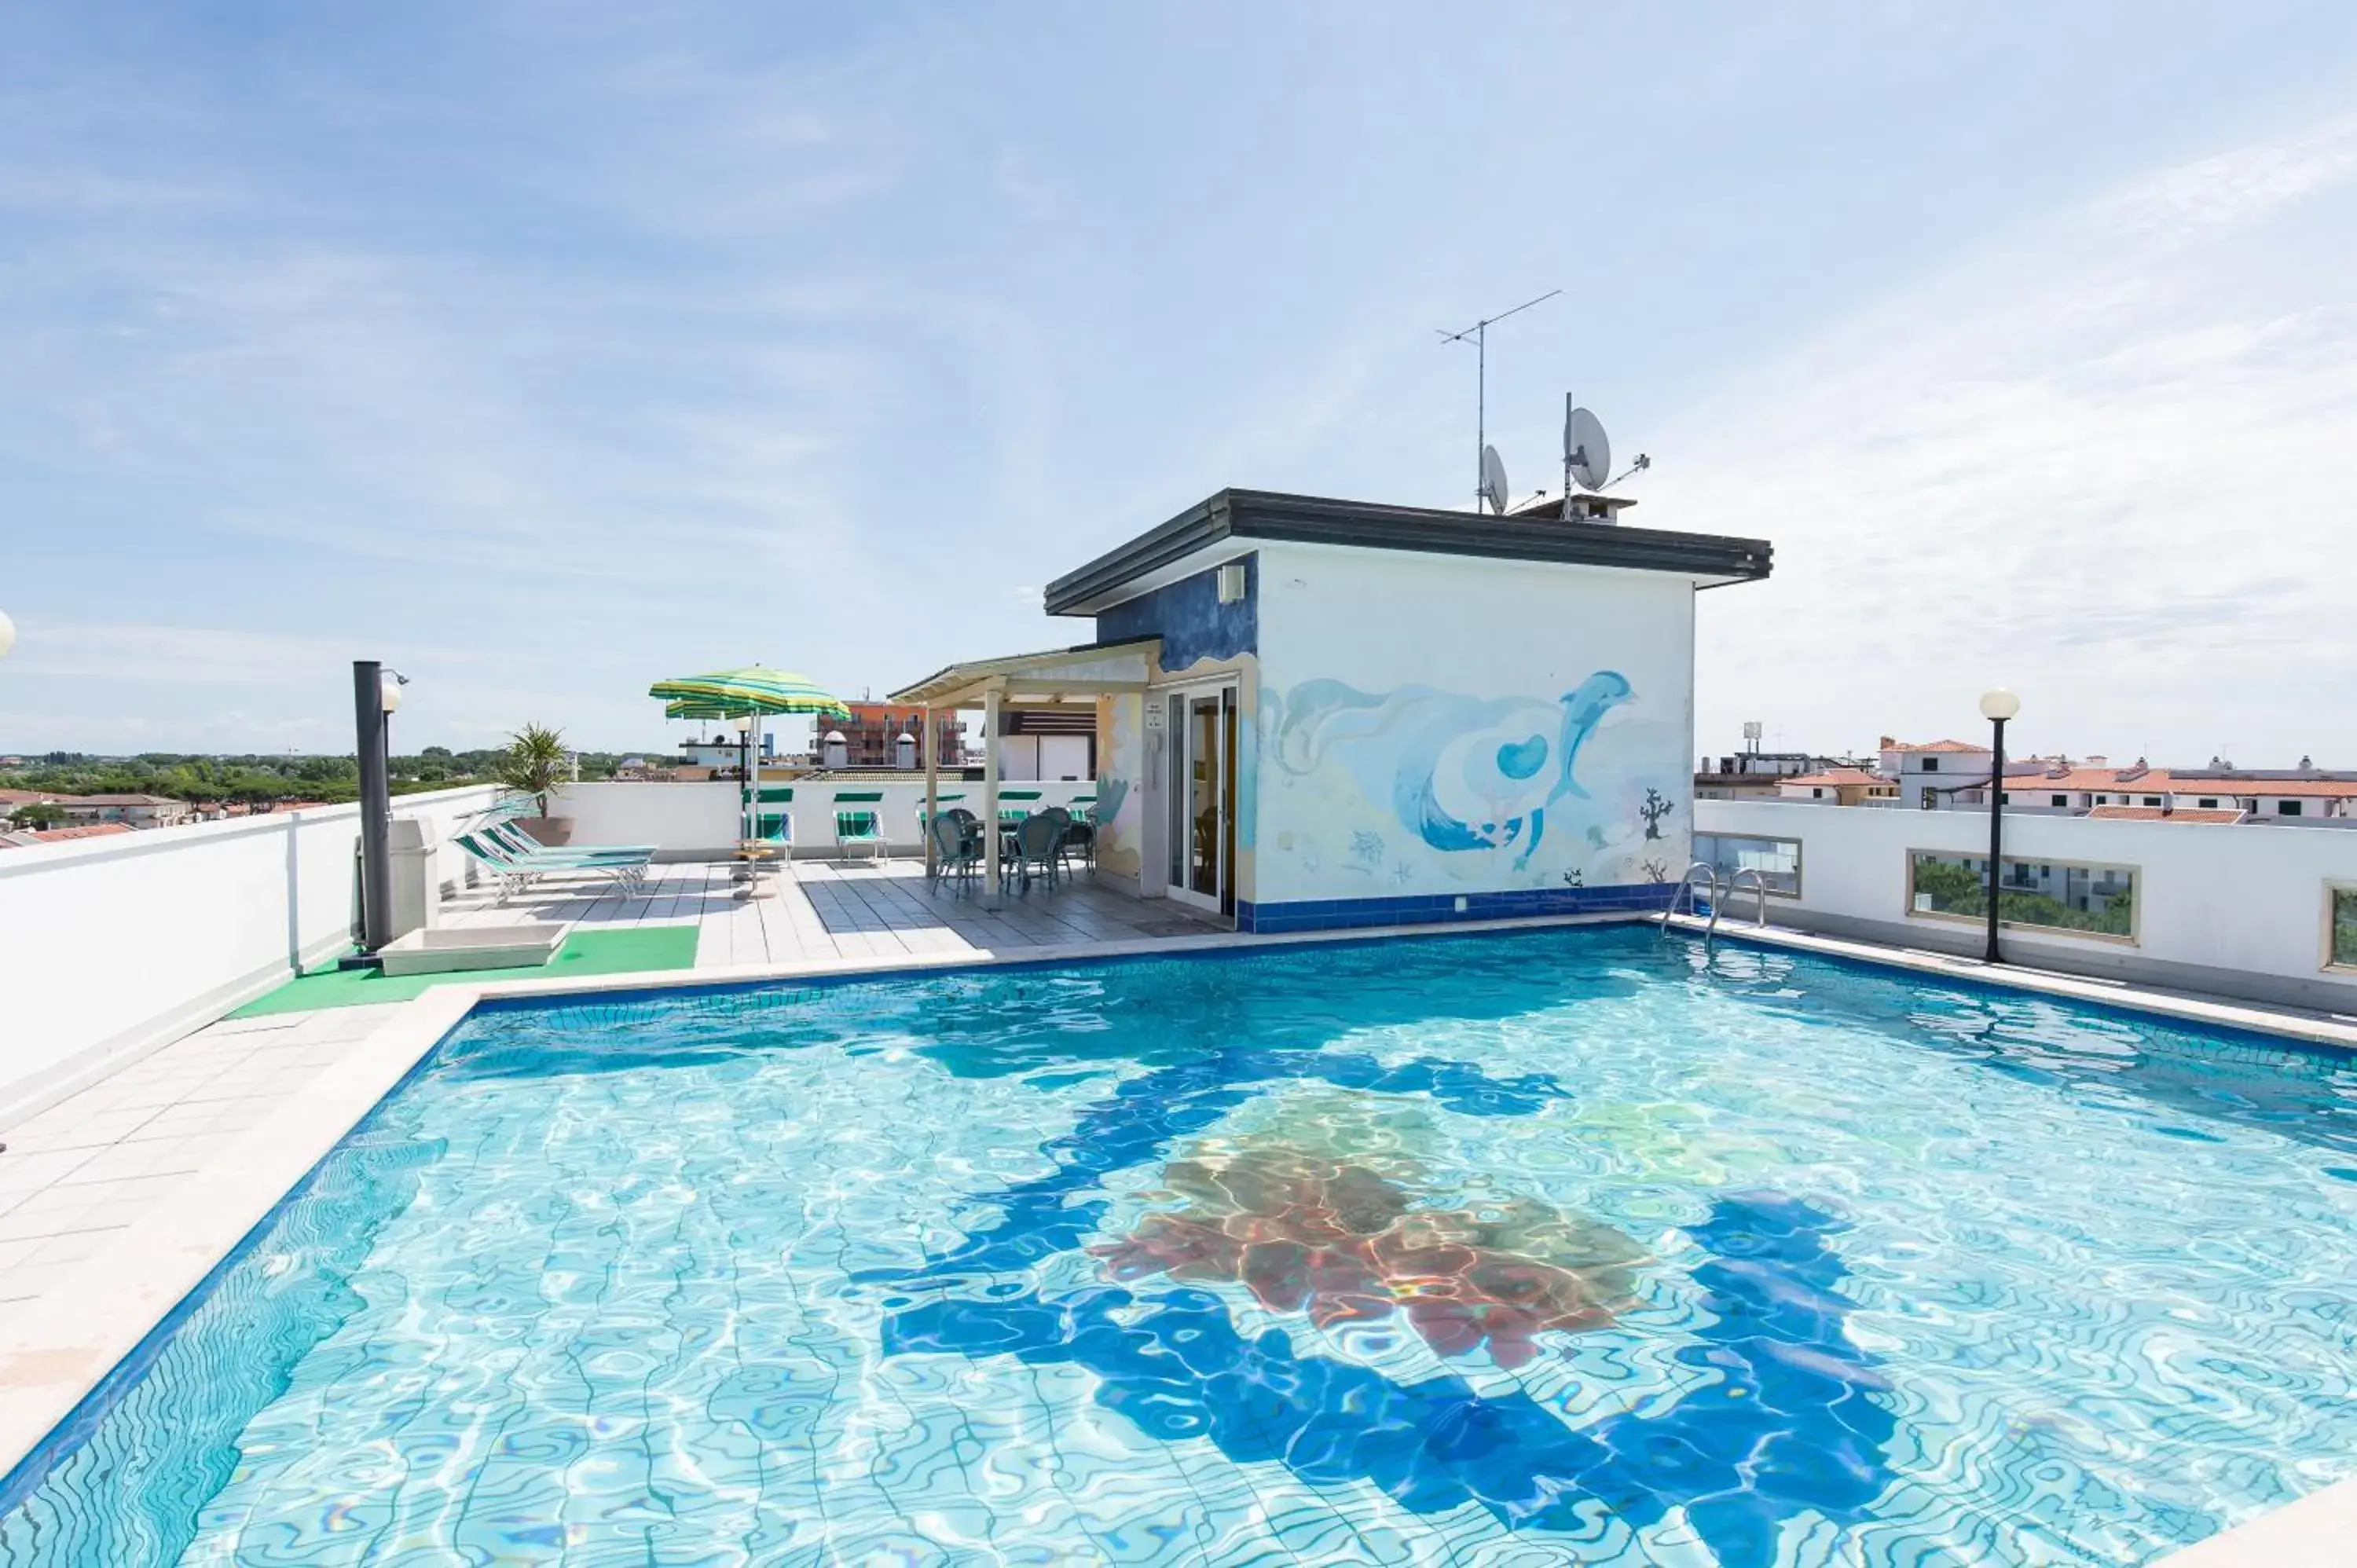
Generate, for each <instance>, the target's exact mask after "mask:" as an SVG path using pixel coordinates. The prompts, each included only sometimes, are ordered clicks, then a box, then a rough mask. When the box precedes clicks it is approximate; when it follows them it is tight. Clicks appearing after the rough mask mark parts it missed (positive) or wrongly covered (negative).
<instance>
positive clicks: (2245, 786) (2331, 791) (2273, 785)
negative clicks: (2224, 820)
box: [2175, 779, 2357, 800]
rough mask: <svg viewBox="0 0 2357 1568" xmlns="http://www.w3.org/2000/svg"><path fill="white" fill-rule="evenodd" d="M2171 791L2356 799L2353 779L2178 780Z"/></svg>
mask: <svg viewBox="0 0 2357 1568" xmlns="http://www.w3.org/2000/svg"><path fill="white" fill-rule="evenodd" d="M2175 788H2176V789H2177V791H2178V792H2179V794H2197V795H2249V796H2268V795H2280V796H2282V797H2283V798H2284V799H2286V800H2292V799H2296V798H2305V799H2308V800H2357V780H2352V779H2179V780H2178V781H2177V783H2176V785H2175Z"/></svg>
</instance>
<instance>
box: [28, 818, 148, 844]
mask: <svg viewBox="0 0 2357 1568" xmlns="http://www.w3.org/2000/svg"><path fill="white" fill-rule="evenodd" d="M138 831H139V830H138V829H136V828H135V827H133V826H132V825H131V824H130V823H129V822H85V823H83V824H82V825H81V827H78V828H38V829H36V830H34V831H33V832H28V833H19V834H17V835H16V836H17V837H19V838H28V839H32V840H34V841H35V842H37V843H59V842H60V841H62V840H65V839H98V838H104V837H106V836H107V835H108V834H109V833H130V832H138Z"/></svg>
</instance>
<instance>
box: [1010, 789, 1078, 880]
mask: <svg viewBox="0 0 2357 1568" xmlns="http://www.w3.org/2000/svg"><path fill="white" fill-rule="evenodd" d="M1060 819H1063V820H1060ZM1069 825H1070V821H1069V819H1064V813H1063V812H1062V811H1060V810H1055V809H1052V808H1051V809H1050V810H1049V811H1041V812H1039V814H1038V815H1036V816H1029V817H1026V818H1024V819H1023V823H1022V825H1021V826H1020V827H1018V828H1017V829H1016V830H1015V871H1016V875H1017V877H1019V878H1020V879H1021V881H1022V885H1023V890H1024V891H1025V892H1027V893H1028V892H1029V891H1030V890H1031V868H1032V867H1033V866H1035V865H1036V866H1038V867H1039V874H1040V875H1042V876H1044V877H1046V878H1047V880H1048V888H1049V891H1050V892H1053V891H1054V890H1055V887H1056V855H1057V852H1058V851H1059V850H1060V849H1061V848H1062V847H1063V839H1064V829H1065V828H1066V827H1067V826H1069Z"/></svg>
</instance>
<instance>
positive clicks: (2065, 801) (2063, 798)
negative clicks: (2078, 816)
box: [2054, 795, 2071, 806]
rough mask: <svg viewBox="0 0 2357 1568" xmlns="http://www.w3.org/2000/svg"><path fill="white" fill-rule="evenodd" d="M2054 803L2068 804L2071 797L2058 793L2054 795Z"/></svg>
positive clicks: (2059, 804)
mask: <svg viewBox="0 0 2357 1568" xmlns="http://www.w3.org/2000/svg"><path fill="white" fill-rule="evenodd" d="M2054 803H2055V804H2056V805H2058V806H2067V805H2069V804H2070V803H2071V797H2070V796H2068V795H2057V796H2055V797H2054Z"/></svg>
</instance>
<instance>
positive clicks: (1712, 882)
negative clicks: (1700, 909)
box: [1661, 860, 1768, 952]
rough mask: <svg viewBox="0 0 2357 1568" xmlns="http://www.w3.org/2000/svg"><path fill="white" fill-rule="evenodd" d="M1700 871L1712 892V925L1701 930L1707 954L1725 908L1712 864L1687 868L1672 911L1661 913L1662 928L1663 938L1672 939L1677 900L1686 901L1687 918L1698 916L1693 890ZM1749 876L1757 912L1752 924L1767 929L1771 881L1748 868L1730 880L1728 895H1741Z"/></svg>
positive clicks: (1697, 863)
mask: <svg viewBox="0 0 2357 1568" xmlns="http://www.w3.org/2000/svg"><path fill="white" fill-rule="evenodd" d="M1697 871H1699V872H1701V873H1702V875H1703V880H1704V883H1705V885H1706V886H1707V887H1708V888H1709V890H1710V921H1709V923H1708V924H1707V925H1706V926H1704V927H1703V929H1702V946H1703V950H1704V951H1705V952H1708V951H1709V950H1710V946H1711V941H1712V940H1713V939H1714V938H1716V937H1717V935H1718V916H1719V910H1720V908H1722V905H1721V901H1720V899H1719V897H1718V867H1717V866H1716V865H1712V864H1711V863H1710V862H1709V861H1706V860H1697V861H1695V863H1694V864H1693V865H1689V866H1687V867H1686V874H1685V875H1684V876H1683V877H1681V878H1680V879H1679V880H1678V890H1677V891H1676V892H1674V893H1673V894H1671V895H1670V905H1669V908H1666V909H1664V910H1663V911H1662V918H1661V928H1662V934H1663V936H1667V935H1669V933H1670V918H1671V917H1672V916H1673V915H1675V914H1676V913H1677V912H1678V900H1679V899H1681V898H1683V899H1684V900H1685V906H1686V914H1687V915H1688V916H1689V917H1691V916H1692V915H1693V914H1694V913H1695V904H1694V886H1695V872H1697ZM1747 876H1749V878H1751V893H1752V899H1753V905H1752V907H1753V909H1754V911H1755V913H1754V916H1753V919H1752V924H1753V925H1754V926H1755V927H1759V928H1761V929H1765V928H1766V926H1767V924H1768V878H1767V876H1766V875H1764V874H1762V873H1761V872H1760V870H1759V868H1758V867H1756V866H1749V865H1747V866H1745V867H1744V868H1743V869H1741V870H1740V871H1738V872H1737V873H1736V874H1735V875H1733V876H1730V877H1728V878H1727V894H1728V896H1729V897H1732V896H1733V895H1734V894H1736V893H1737V892H1738V891H1740V890H1741V889H1742V886H1743V879H1744V878H1745V877H1747Z"/></svg>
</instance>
